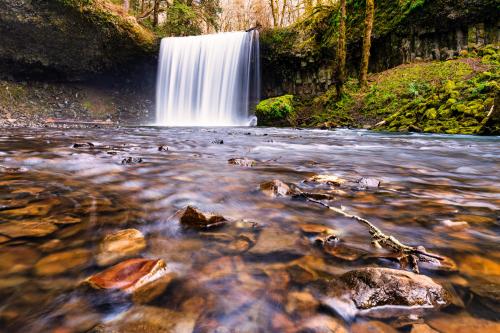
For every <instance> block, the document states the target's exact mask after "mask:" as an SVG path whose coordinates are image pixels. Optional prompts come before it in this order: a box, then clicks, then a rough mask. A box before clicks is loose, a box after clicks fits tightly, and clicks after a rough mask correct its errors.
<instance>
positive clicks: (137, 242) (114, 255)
mask: <svg viewBox="0 0 500 333" xmlns="http://www.w3.org/2000/svg"><path fill="white" fill-rule="evenodd" d="M145 248H146V240H145V239H144V235H143V234H142V233H141V232H140V231H139V230H137V229H125V230H120V231H118V232H115V233H113V234H110V235H107V236H106V237H104V239H103V240H102V241H101V244H100V245H99V253H98V254H97V257H96V261H97V264H98V265H99V266H106V265H110V264H114V263H115V262H117V261H118V260H120V259H123V258H126V257H129V256H132V255H136V254H138V253H139V252H141V251H142V250H144V249H145Z"/></svg>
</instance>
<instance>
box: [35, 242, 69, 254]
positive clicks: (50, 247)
mask: <svg viewBox="0 0 500 333" xmlns="http://www.w3.org/2000/svg"><path fill="white" fill-rule="evenodd" d="M63 246H64V244H63V242H62V241H61V240H60V239H51V240H49V241H47V242H45V243H43V244H41V245H40V246H38V249H39V250H40V251H42V252H45V253H46V252H52V251H54V250H57V249H60V248H62V247H63Z"/></svg>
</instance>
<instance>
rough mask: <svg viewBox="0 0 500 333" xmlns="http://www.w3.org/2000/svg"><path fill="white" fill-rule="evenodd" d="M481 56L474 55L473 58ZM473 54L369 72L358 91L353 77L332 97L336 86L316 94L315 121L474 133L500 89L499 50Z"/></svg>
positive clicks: (479, 126)
mask: <svg viewBox="0 0 500 333" xmlns="http://www.w3.org/2000/svg"><path fill="white" fill-rule="evenodd" d="M478 55H479V56H482V58H474V56H478ZM471 56H473V57H472V58H461V59H456V60H450V61H445V62H428V63H415V64H409V65H401V66H399V67H396V68H393V69H390V70H387V71H385V72H382V73H379V74H376V75H373V76H372V77H371V82H370V84H369V87H368V88H367V89H364V90H360V89H359V87H358V86H357V85H356V84H355V81H354V80H350V81H348V83H347V84H346V89H345V94H344V95H343V96H342V98H341V99H340V101H336V99H335V93H334V90H333V89H331V90H330V91H328V92H327V93H325V94H324V95H321V96H319V97H317V98H316V102H317V103H318V106H319V107H318V109H319V110H322V111H320V112H319V113H317V114H316V115H315V117H314V123H315V124H320V123H324V122H327V121H333V122H334V123H335V124H336V125H337V126H360V125H361V124H371V125H374V124H375V123H377V122H379V121H381V120H383V119H384V118H385V123H384V124H383V125H381V126H379V127H377V129H379V130H387V131H422V132H432V133H443V132H444V133H450V134H456V133H462V134H475V133H478V132H479V130H480V128H481V125H482V123H483V122H484V121H485V120H486V119H485V118H486V116H487V114H488V112H489V110H491V108H492V106H493V103H494V99H495V96H496V95H498V94H499V93H500V85H499V83H498V81H499V79H500V51H499V49H498V47H495V46H488V47H485V48H484V49H481V50H478V51H477V52H475V53H472V54H471Z"/></svg>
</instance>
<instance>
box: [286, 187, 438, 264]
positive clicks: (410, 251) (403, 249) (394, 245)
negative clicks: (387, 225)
mask: <svg viewBox="0 0 500 333" xmlns="http://www.w3.org/2000/svg"><path fill="white" fill-rule="evenodd" d="M312 195H313V194H312V193H307V192H302V191H299V193H298V194H297V195H296V196H299V197H302V198H304V199H305V200H307V201H309V202H312V203H315V204H318V205H321V206H323V207H326V208H328V209H329V210H332V211H334V212H336V213H337V214H340V215H342V216H344V217H347V218H350V219H353V220H356V221H358V222H360V223H362V224H364V225H366V226H367V227H368V229H369V233H370V235H371V236H372V240H373V242H374V243H375V244H380V245H381V246H383V247H386V248H389V249H390V250H392V251H393V252H396V253H401V254H402V255H403V256H404V257H409V259H410V260H411V263H412V264H413V269H414V270H415V271H416V272H417V273H418V272H419V270H418V261H419V260H425V258H422V257H429V258H432V259H437V260H444V258H443V257H441V256H439V255H437V254H434V253H429V252H427V251H425V249H420V248H418V247H413V246H408V245H405V244H403V243H401V242H400V241H399V240H398V239H397V238H395V237H394V236H391V235H386V234H384V233H383V232H382V230H380V229H379V228H377V227H376V226H375V225H374V224H373V223H371V222H370V221H368V220H367V219H364V218H362V217H359V216H356V215H353V214H349V213H347V212H345V211H344V210H342V209H340V208H337V207H333V206H330V205H328V204H326V203H324V202H322V201H320V200H316V199H313V198H311V196H312Z"/></svg>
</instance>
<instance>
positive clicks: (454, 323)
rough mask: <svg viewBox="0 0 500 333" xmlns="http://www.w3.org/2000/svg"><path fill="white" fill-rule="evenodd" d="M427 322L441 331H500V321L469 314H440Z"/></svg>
mask: <svg viewBox="0 0 500 333" xmlns="http://www.w3.org/2000/svg"><path fill="white" fill-rule="evenodd" d="M427 324H428V325H429V326H431V327H432V328H433V329H435V330H437V331H438V332H440V333H471V332H482V333H486V332H488V333H490V332H491V333H495V332H496V333H498V332H500V323H499V322H497V321H489V320H485V319H480V318H474V317H470V316H468V315H465V314H462V315H446V314H440V315H439V316H438V317H435V318H432V319H429V320H428V321H427Z"/></svg>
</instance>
